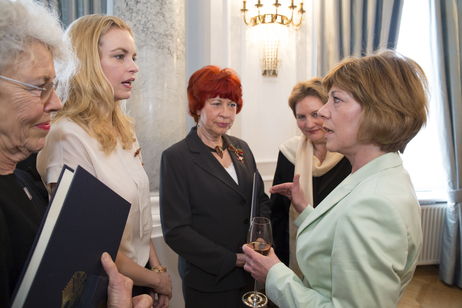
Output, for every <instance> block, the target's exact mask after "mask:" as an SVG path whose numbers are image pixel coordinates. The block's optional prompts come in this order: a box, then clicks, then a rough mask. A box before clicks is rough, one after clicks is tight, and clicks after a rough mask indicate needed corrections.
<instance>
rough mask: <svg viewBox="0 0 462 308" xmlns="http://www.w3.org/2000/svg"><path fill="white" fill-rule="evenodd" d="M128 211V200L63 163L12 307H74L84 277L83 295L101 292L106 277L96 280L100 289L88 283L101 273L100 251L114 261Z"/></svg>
mask: <svg viewBox="0 0 462 308" xmlns="http://www.w3.org/2000/svg"><path fill="white" fill-rule="evenodd" d="M129 211H130V203H129V202H127V201H126V200H125V199H123V198H122V197H120V196H119V195H118V194H117V193H115V192H114V191H113V190H111V189H110V188H109V187H107V186H106V185H105V184H103V183H102V182H101V181H99V180H98V179H97V178H95V177H94V176H93V175H91V174H90V173H89V172H87V171H86V170H85V169H84V168H82V167H80V166H78V167H77V168H76V170H75V172H73V170H72V169H71V168H69V167H68V166H66V165H65V166H64V167H63V170H62V171H61V175H60V177H59V180H58V183H57V186H56V189H55V191H54V193H53V196H52V198H51V201H50V204H49V207H48V210H47V213H46V215H45V217H44V219H43V221H42V226H41V228H40V232H39V233H38V234H37V237H36V239H35V243H34V246H33V248H32V249H31V252H30V254H29V260H28V262H27V263H26V265H25V266H24V269H23V273H22V278H21V280H20V282H19V283H18V285H17V286H16V290H15V293H14V297H13V298H14V299H13V301H12V307H26V308H27V307H78V305H79V301H80V297H81V295H82V294H83V293H84V289H85V286H86V283H87V281H89V282H90V281H91V282H92V283H89V284H88V285H87V288H86V290H85V294H94V293H95V290H97V289H98V290H103V293H104V292H107V279H97V281H103V282H104V283H105V286H104V285H103V287H101V285H98V284H95V283H93V281H94V278H95V276H96V277H99V276H101V277H105V276H106V274H105V271H104V269H103V267H102V265H101V255H102V254H103V252H108V253H109V254H110V255H111V257H112V259H113V260H115V257H116V256H117V251H118V249H119V245H120V240H121V238H122V234H123V231H124V228H125V224H126V221H127V217H128V213H129ZM89 288H92V289H94V290H89ZM95 296H97V297H101V294H97V295H95ZM106 296H107V294H103V297H104V298H106Z"/></svg>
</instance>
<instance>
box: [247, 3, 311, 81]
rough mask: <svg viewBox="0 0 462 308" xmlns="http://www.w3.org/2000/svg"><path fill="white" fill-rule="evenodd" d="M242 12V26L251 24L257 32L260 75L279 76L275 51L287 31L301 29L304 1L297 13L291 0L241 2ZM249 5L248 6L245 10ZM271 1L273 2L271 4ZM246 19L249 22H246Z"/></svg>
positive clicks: (276, 51)
mask: <svg viewBox="0 0 462 308" xmlns="http://www.w3.org/2000/svg"><path fill="white" fill-rule="evenodd" d="M242 2H243V8H242V9H241V12H242V13H243V15H244V23H245V24H246V25H251V26H252V27H254V29H255V31H256V32H257V33H256V34H255V36H256V37H257V38H258V40H259V42H260V44H261V45H262V49H263V58H262V75H264V76H277V75H278V60H277V54H278V48H279V44H280V42H281V39H282V38H284V36H288V32H287V28H288V27H289V26H292V27H293V29H295V30H300V28H301V27H302V20H303V16H304V14H305V12H306V11H305V10H304V9H303V2H302V1H301V2H300V4H299V6H300V8H299V9H298V10H297V6H296V5H294V0H291V1H290V5H288V4H289V1H288V0H285V1H284V0H254V1H242ZM247 2H249V7H247ZM271 2H273V3H271ZM248 18H250V20H249V21H248Z"/></svg>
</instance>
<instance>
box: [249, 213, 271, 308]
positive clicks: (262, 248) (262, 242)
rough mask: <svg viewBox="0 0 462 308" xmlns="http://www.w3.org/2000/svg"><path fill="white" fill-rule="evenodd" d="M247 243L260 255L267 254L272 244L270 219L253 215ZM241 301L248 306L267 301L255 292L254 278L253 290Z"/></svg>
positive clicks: (259, 304) (257, 305)
mask: <svg viewBox="0 0 462 308" xmlns="http://www.w3.org/2000/svg"><path fill="white" fill-rule="evenodd" d="M247 243H248V246H249V247H250V248H252V249H253V250H255V251H256V252H259V253H261V254H262V255H265V256H266V255H267V254H268V253H269V251H270V249H271V245H272V244H273V233H272V231H271V221H270V220H269V219H268V218H264V217H254V218H253V219H252V222H251V223H250V229H249V233H248V234H247ZM242 301H243V302H244V304H246V305H247V306H249V307H263V306H265V305H266V304H267V303H268V298H267V297H266V296H265V295H264V294H262V293H260V292H257V281H256V280H255V287H254V291H252V292H247V293H245V294H244V296H243V297H242Z"/></svg>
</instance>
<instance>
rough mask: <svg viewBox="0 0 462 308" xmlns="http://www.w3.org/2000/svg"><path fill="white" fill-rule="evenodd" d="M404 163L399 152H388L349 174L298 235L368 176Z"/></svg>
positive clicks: (301, 228) (309, 217)
mask: <svg viewBox="0 0 462 308" xmlns="http://www.w3.org/2000/svg"><path fill="white" fill-rule="evenodd" d="M402 163H403V161H402V160H401V157H400V156H399V154H398V153H387V154H384V155H382V156H379V157H377V158H376V159H374V160H372V161H370V162H369V163H367V164H366V165H364V166H363V167H362V168H360V169H359V170H357V171H356V172H355V173H353V174H350V175H349V176H347V177H346V178H345V179H344V180H343V182H342V183H340V184H339V185H338V186H337V187H336V188H335V189H334V190H333V191H332V192H331V193H330V194H329V195H328V196H327V197H326V198H324V200H323V201H322V202H321V203H320V204H319V205H318V206H317V207H316V208H315V209H314V210H313V212H311V214H310V215H309V216H308V217H307V218H306V219H305V220H304V221H303V223H302V224H301V225H300V228H299V229H298V232H297V236H298V235H299V234H300V233H301V232H302V231H303V230H305V229H306V228H307V227H308V226H309V225H310V224H312V223H313V222H315V221H316V220H317V219H318V218H319V217H321V216H323V215H324V214H325V213H326V212H328V211H329V210H330V209H332V208H333V207H335V206H336V205H337V204H338V203H339V202H340V201H341V200H342V199H344V198H345V197H346V196H348V195H349V194H350V193H351V192H352V191H353V190H354V189H355V187H356V186H358V184H360V183H361V182H362V181H364V180H366V178H368V177H370V176H371V175H373V174H376V173H378V172H381V171H383V170H385V169H388V168H394V167H396V166H398V165H401V164H402Z"/></svg>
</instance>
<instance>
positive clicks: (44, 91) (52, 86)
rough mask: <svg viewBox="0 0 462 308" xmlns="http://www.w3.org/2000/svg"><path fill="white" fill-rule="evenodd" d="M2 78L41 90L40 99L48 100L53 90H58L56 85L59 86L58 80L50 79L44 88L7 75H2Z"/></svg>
mask: <svg viewBox="0 0 462 308" xmlns="http://www.w3.org/2000/svg"><path fill="white" fill-rule="evenodd" d="M0 78H1V79H5V80H7V81H10V82H14V83H17V84H21V85H23V86H26V87H28V88H29V89H28V90H39V91H41V93H40V99H41V100H43V101H45V100H47V99H48V98H49V97H50V94H51V92H52V90H56V87H57V86H58V82H56V83H55V82H53V81H50V82H47V83H46V84H44V85H43V88H40V87H36V86H33V85H31V84H27V83H24V82H21V81H17V80H14V79H11V78H8V77H5V76H1V75H0Z"/></svg>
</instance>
